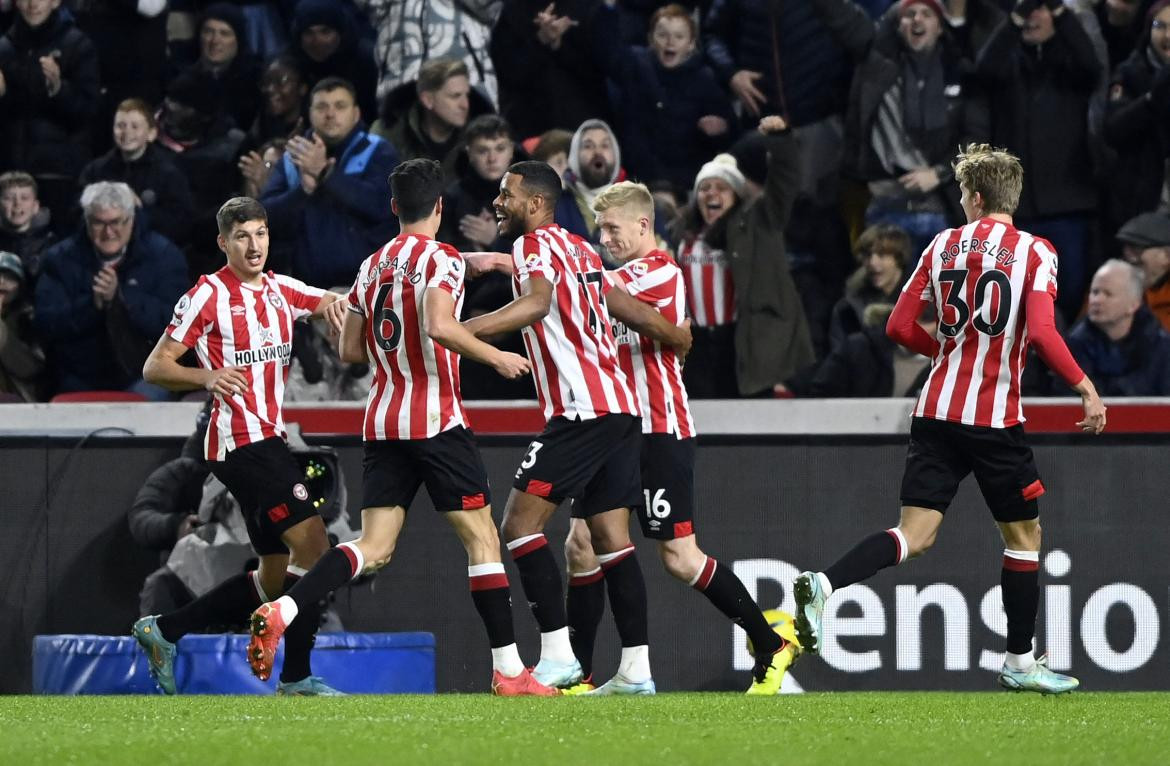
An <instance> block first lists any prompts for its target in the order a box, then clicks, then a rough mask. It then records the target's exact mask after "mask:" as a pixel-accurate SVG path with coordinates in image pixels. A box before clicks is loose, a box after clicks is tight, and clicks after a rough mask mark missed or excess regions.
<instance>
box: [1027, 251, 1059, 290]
mask: <svg viewBox="0 0 1170 766" xmlns="http://www.w3.org/2000/svg"><path fill="white" fill-rule="evenodd" d="M1027 284H1028V290H1030V291H1035V292H1038V293H1048V294H1049V295H1051V296H1052V297H1053V298H1055V297H1056V250H1055V249H1053V247H1052V243H1050V242H1049V241H1048V240H1046V239H1041V238H1039V237H1037V238H1036V239H1034V240H1033V241H1032V247H1030V248H1028V280H1027Z"/></svg>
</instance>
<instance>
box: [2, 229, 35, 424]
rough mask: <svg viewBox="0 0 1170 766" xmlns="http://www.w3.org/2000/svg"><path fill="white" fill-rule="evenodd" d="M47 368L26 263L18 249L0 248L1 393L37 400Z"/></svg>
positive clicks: (32, 400)
mask: <svg viewBox="0 0 1170 766" xmlns="http://www.w3.org/2000/svg"><path fill="white" fill-rule="evenodd" d="M44 368H45V355H44V353H42V352H41V349H40V347H39V346H38V344H37V342H36V337H35V334H34V332H33V325H32V303H31V302H30V301H28V300H26V299H25V279H24V264H23V263H21V260H20V256H19V255H17V254H16V253H9V252H7V251H4V250H0V395H2V394H10V395H15V396H18V397H20V398H21V399H23V400H24V401H26V402H35V401H37V400H38V399H39V398H40V397H39V394H40V389H41V380H40V374H41V371H42V370H44Z"/></svg>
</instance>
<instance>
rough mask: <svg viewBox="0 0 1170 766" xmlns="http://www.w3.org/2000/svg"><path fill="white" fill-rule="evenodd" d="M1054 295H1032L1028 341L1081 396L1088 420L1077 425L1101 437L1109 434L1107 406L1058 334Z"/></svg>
mask: <svg viewBox="0 0 1170 766" xmlns="http://www.w3.org/2000/svg"><path fill="white" fill-rule="evenodd" d="M1053 306H1054V301H1053V297H1052V295H1051V294H1049V293H1047V292H1042V291H1040V290H1032V291H1030V292H1029V293H1028V303H1027V307H1026V310H1027V317H1028V338H1029V340H1031V342H1032V346H1033V347H1035V349H1036V354H1037V355H1038V356H1039V357H1040V358H1041V359H1042V360H1043V361H1044V364H1046V365H1048V367H1049V369H1051V370H1052V371H1053V372H1055V373H1056V374H1057V375H1059V376H1060V377H1061V378H1062V379H1063V380H1064V382H1065V383H1067V384H1068V385H1069V386H1070V387H1071V388H1072V389H1073V390H1074V391H1076V392H1077V393H1078V394H1080V395H1081V406H1082V407H1083V408H1084V410H1085V419H1084V420H1081V421H1079V422H1078V423H1077V425H1078V426H1080V428H1081V430H1082V431H1086V432H1088V433H1093V434H1099V433H1101V432H1102V431H1104V430H1105V403H1104V402H1102V401H1101V397H1100V396H1099V395H1098V394H1097V388H1096V387H1095V386H1094V385H1093V381H1091V380H1089V376H1088V375H1086V374H1085V373H1084V371H1083V370H1081V367H1080V365H1078V364H1077V362H1076V360H1075V359H1073V356H1072V354H1071V353H1070V352H1069V350H1068V346H1067V345H1065V342H1064V338H1062V337H1060V333H1058V332H1057V331H1056V318H1055V314H1054V310H1053Z"/></svg>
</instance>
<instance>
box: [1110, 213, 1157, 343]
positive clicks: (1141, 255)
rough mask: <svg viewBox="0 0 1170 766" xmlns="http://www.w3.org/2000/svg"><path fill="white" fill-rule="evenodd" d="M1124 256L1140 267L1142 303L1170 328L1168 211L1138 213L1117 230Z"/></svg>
mask: <svg viewBox="0 0 1170 766" xmlns="http://www.w3.org/2000/svg"><path fill="white" fill-rule="evenodd" d="M1117 241H1118V242H1120V243H1121V246H1122V250H1123V252H1124V253H1125V260H1127V261H1128V262H1129V263H1131V264H1133V265H1134V266H1137V267H1138V268H1140V269H1141V270H1142V275H1143V277H1144V279H1145V285H1146V295H1145V298H1146V305H1147V306H1149V308H1150V311H1152V312H1153V313H1154V316H1156V317H1157V318H1158V321H1159V322H1161V323H1162V326H1163V327H1164V328H1166V329H1167V330H1170V214H1167V213H1164V212H1161V211H1157V212H1152V213H1142V214H1141V215H1137V216H1134V217H1133V218H1131V219H1129V220H1128V221H1126V222H1125V225H1124V226H1122V227H1121V230H1120V231H1118V232H1117Z"/></svg>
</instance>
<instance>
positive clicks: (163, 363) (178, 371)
mask: <svg viewBox="0 0 1170 766" xmlns="http://www.w3.org/2000/svg"><path fill="white" fill-rule="evenodd" d="M185 353H187V347H186V346H184V345H183V344H182V343H180V342H179V341H177V340H175V339H174V338H171V337H170V336H167V335H163V336H162V337H161V338H159V339H158V343H156V344H155V346H154V349H153V350H152V351H151V352H150V356H148V357H146V364H144V365H142V377H143V378H144V379H145V380H146V382H147V383H154V384H155V385H156V386H162V387H163V388H166V389H169V390H171V391H190V390H193V389H199V388H205V389H207V390H208V391H210V392H211V393H213V394H221V395H223V396H233V395H235V394H239V393H243V392H244V391H245V390H247V388H248V379H247V378H245V377H244V373H243V371H242V370H241V369H240V368H239V367H223V368H221V369H218V370H204V369H202V368H196V367H184V366H183V365H181V364H179V357H181V356H182V355H183V354H185Z"/></svg>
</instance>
